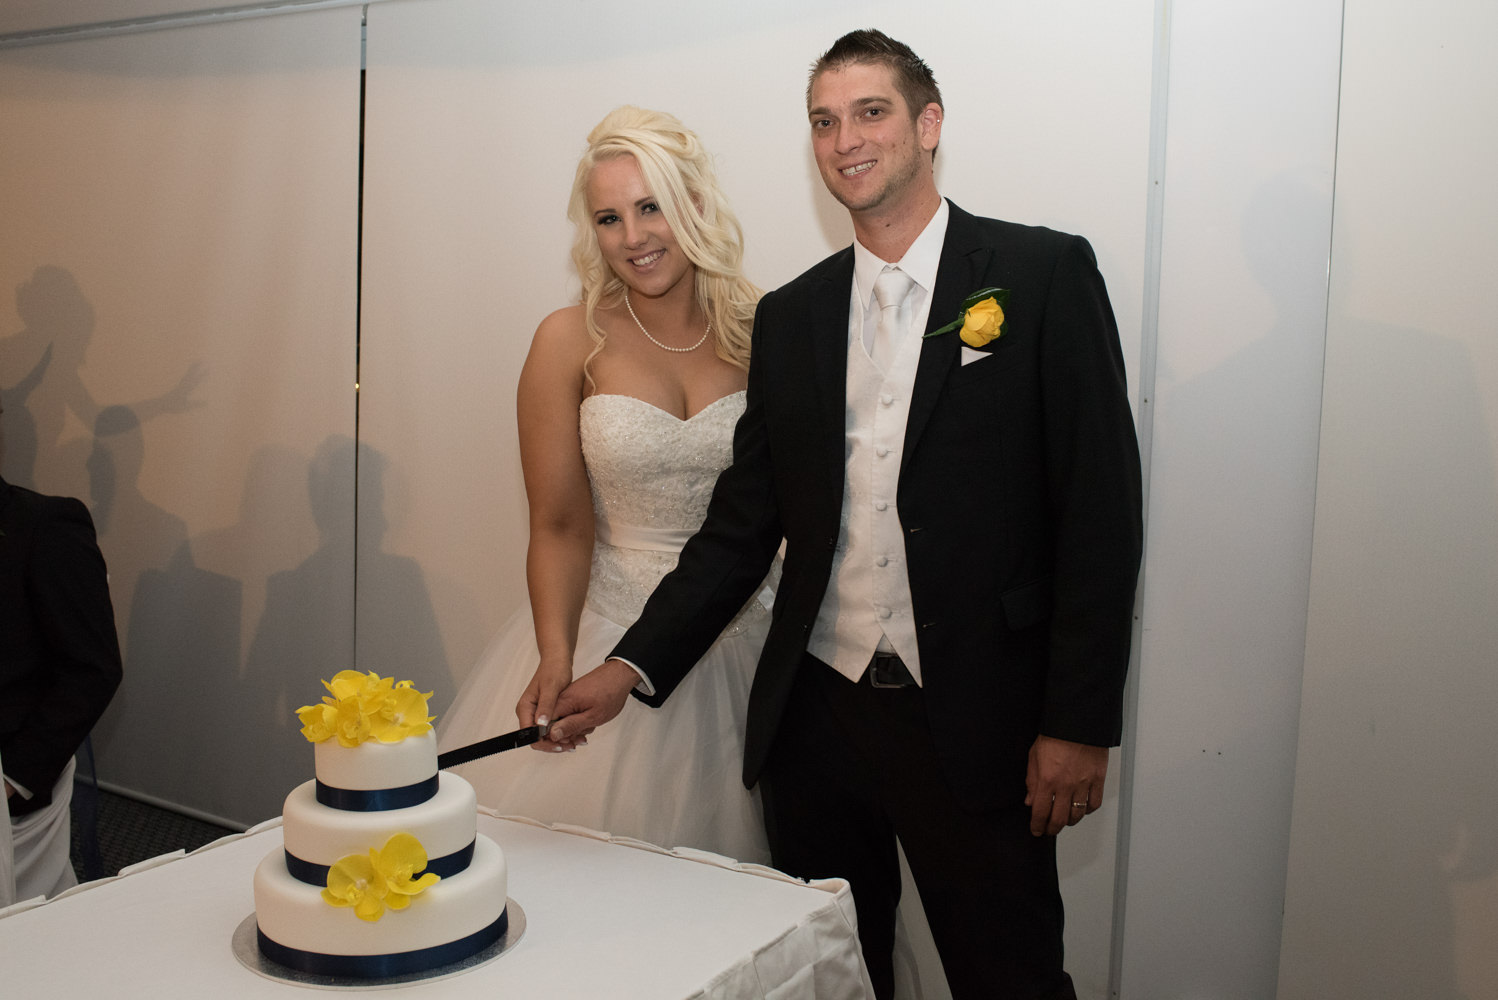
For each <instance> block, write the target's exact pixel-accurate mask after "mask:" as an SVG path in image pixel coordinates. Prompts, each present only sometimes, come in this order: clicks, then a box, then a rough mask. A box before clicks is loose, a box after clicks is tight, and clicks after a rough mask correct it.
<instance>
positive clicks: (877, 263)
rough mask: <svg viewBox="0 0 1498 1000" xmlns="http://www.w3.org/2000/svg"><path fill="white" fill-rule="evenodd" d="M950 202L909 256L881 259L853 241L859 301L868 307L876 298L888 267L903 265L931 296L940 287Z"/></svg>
mask: <svg viewBox="0 0 1498 1000" xmlns="http://www.w3.org/2000/svg"><path fill="white" fill-rule="evenodd" d="M949 215H950V213H949V212H948V210H947V199H945V198H943V199H942V200H941V204H940V205H938V206H937V209H936V214H935V215H933V216H931V221H930V222H928V223H926V228H925V229H922V230H921V235H919V236H917V237H916V238H915V242H914V243H912V244H910V249H909V250H906V251H905V256H904V257H901V258H900V259H899V260H897V261H886V260H881V259H880V258H879V257H878V256H876V255H875V254H874V251H872V250H870V249H869V248H868V247H866V246H864V245H863V244H862V243H860V242H858V240H857V238H855V239H854V240H853V285H854V287H855V288H856V289H857V291H858V301H859V302H861V303H864V304H865V305H867V304H868V303H869V302H871V301H872V300H873V297H874V279H875V278H877V277H879V272H880V271H882V270H884V268H885V266H886V265H888V264H899V265H900V270H902V271H904V272H905V273H906V274H908V275H910V277H911V278H912V279H913V280H914V281H915V283H916V284H917V285H919V286H920V287H921V288H922V289H923V290H924V291H925V292H926V294H927V295H930V294H931V290H932V289H933V288H935V287H936V271H937V268H938V267H939V266H940V265H941V248H942V244H944V243H945V242H946V239H947V219H948V217H949Z"/></svg>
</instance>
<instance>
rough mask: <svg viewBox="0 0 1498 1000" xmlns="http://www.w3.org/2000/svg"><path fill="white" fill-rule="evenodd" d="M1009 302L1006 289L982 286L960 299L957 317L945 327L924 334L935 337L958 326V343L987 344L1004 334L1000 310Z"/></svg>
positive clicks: (968, 344) (974, 346)
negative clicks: (960, 303) (960, 340)
mask: <svg viewBox="0 0 1498 1000" xmlns="http://www.w3.org/2000/svg"><path fill="white" fill-rule="evenodd" d="M1008 305H1009V289H1007V288H982V289H979V290H978V291H976V292H974V293H973V294H971V295H969V296H968V297H967V298H965V299H963V300H962V309H961V310H959V311H958V313H957V318H956V319H954V320H953V321H952V322H950V323H948V324H947V325H946V326H943V327H939V328H937V329H935V330H932V331H931V332H930V333H928V334H926V336H928V337H937V336H940V335H941V334H943V333H948V332H950V331H952V330H956V329H957V328H959V327H961V328H962V332H961V333H959V334H958V336H959V337H961V338H962V342H963V343H964V344H966V345H967V346H969V347H972V348H982V347H987V346H988V345H989V344H991V343H993V342H994V341H995V340H998V339H999V338H1000V337H1002V336H1003V335H1004V309H1005V307H1006V306H1008Z"/></svg>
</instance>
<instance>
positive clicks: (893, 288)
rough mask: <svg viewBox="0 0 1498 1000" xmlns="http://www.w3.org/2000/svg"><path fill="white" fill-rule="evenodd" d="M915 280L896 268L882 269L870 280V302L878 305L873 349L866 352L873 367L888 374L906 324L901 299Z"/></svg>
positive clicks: (905, 313)
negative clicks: (877, 323) (872, 297)
mask: <svg viewBox="0 0 1498 1000" xmlns="http://www.w3.org/2000/svg"><path fill="white" fill-rule="evenodd" d="M914 284H915V281H914V280H913V279H912V278H911V277H910V275H908V274H906V273H905V272H904V271H902V270H900V269H899V268H898V267H886V268H885V269H884V270H883V271H880V272H879V277H877V278H875V279H874V301H875V302H877V303H879V325H878V326H876V327H875V328H874V349H873V351H871V352H870V353H869V357H870V359H872V360H873V362H874V365H875V367H877V368H878V369H879V370H880V371H882V372H888V371H889V367H890V365H891V364H892V363H893V360H894V356H895V350H896V349H897V348H898V346H899V344H900V341H901V340H902V339H903V338H904V336H905V331H906V327H908V326H909V325H910V314H909V312H908V311H907V310H906V309H905V300H906V298H908V297H909V295H910V288H911V286H912V285H914Z"/></svg>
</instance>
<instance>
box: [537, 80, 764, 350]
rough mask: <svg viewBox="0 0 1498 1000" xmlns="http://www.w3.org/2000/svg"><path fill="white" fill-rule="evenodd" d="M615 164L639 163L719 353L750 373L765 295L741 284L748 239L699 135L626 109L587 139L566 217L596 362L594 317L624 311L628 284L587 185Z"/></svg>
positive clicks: (656, 114) (665, 117)
mask: <svg viewBox="0 0 1498 1000" xmlns="http://www.w3.org/2000/svg"><path fill="white" fill-rule="evenodd" d="M617 156H632V157H634V159H635V162H636V163H638V164H639V166H640V174H641V176H643V177H644V179H645V186H646V187H647V188H649V190H650V193H651V195H652V196H654V198H655V200H656V202H657V203H658V204H659V206H660V208H661V211H662V212H663V213H665V216H666V222H667V223H668V224H669V225H670V226H671V232H672V235H674V236H675V238H676V242H677V245H678V246H680V247H681V249H682V251H683V252H684V253H685V254H686V255H687V259H688V260H690V261H691V262H692V263H693V264H694V265H696V268H697V277H696V291H697V301H698V302H699V303H701V305H702V308H703V310H704V311H706V313H707V318H708V322H709V323H711V324H712V328H713V349H714V351H715V352H716V353H717V355H718V357H720V358H722V359H723V360H724V361H727V362H729V363H730V364H734V365H737V366H738V367H740V368H743V369H747V368H748V367H749V334H750V331H751V329H752V327H753V325H754V307H755V304H756V303H757V302H758V301H759V296H760V294H761V293H760V290H759V289H758V288H756V287H755V286H754V285H753V284H751V283H750V282H749V281H748V279H746V278H745V277H744V274H743V262H744V233H743V230H742V229H741V228H740V227H739V220H738V218H737V217H736V216H735V215H734V214H733V210H732V209H731V208H729V207H728V199H727V198H725V197H724V196H723V192H722V190H721V189H720V188H719V187H718V177H717V174H716V172H715V171H714V170H713V162H712V158H711V157H710V156H709V155H708V153H707V150H705V149H703V148H702V142H701V141H700V140H699V139H698V138H697V134H696V133H695V132H693V131H692V130H691V129H689V128H687V127H686V126H685V125H683V124H682V123H681V122H680V121H678V120H677V119H676V118H675V117H674V116H673V115H669V114H666V113H665V112H663V111H648V110H645V109H644V108H636V107H631V106H628V105H626V106H624V107H620V108H615V109H614V110H613V111H610V112H609V113H608V115H607V116H605V117H604V119H603V121H601V122H599V123H598V125H597V126H596V127H594V129H593V131H592V132H589V133H588V148H587V151H586V152H584V153H583V156H582V159H581V160H580V161H579V162H578V164H577V176H576V177H575V178H574V179H573V182H572V198H571V200H570V201H569V202H568V206H567V217H568V218H570V219H571V220H572V224H573V226H574V227H575V228H576V235H575V237H574V239H573V243H572V262H573V264H574V265H575V266H576V267H577V275H578V278H579V279H580V280H581V282H582V305H583V313H584V315H585V316H586V318H587V325H588V334H589V336H591V337H592V338H593V341H594V343H595V344H596V345H597V346H596V347H595V348H594V350H593V354H594V355H596V354H597V353H598V351H599V350H600V349H601V348H602V347H603V340H604V332H603V329H602V328H601V327H600V326H599V325H598V320H597V315H596V313H597V310H598V308H599V307H600V306H602V307H613V306H617V305H618V304H619V303H621V302H622V301H623V300H624V291H625V284H624V282H623V281H622V280H621V279H620V278H619V276H618V275H617V274H615V273H614V272H613V270H612V269H611V268H610V267H609V266H608V265H607V264H606V263H604V260H603V254H602V253H601V252H600V251H599V249H598V235H597V232H596V231H595V229H594V227H593V219H592V216H591V214H590V213H589V211H588V191H587V187H588V177H589V175H590V174H591V173H592V171H593V167H594V166H596V165H597V164H599V163H602V162H603V161H605V160H611V159H613V158H615V157H617ZM591 357H592V355H590V359H591ZM590 378H591V377H590Z"/></svg>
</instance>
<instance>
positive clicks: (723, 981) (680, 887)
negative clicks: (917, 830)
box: [0, 809, 871, 1000]
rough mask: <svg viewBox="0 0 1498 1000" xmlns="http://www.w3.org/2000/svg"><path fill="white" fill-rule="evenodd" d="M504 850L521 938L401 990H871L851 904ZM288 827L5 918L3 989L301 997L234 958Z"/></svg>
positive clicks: (599, 850) (544, 848) (682, 858)
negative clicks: (238, 933)
mask: <svg viewBox="0 0 1498 1000" xmlns="http://www.w3.org/2000/svg"><path fill="white" fill-rule="evenodd" d="M479 831H480V832H481V833H483V834H485V835H487V836H488V837H490V838H491V839H493V840H494V841H495V842H496V843H498V844H499V845H500V847H501V848H503V849H504V851H505V855H506V858H507V860H508V863H509V870H510V885H509V896H510V898H511V899H512V900H514V901H515V902H517V903H518V904H519V905H520V907H521V908H522V909H523V910H524V912H525V918H526V929H525V933H524V935H523V936H522V937H521V939H520V941H519V942H518V943H517V944H516V945H515V946H514V947H513V948H512V949H510V950H508V951H506V952H505V953H504V954H503V955H501V956H500V957H499V958H498V959H496V960H495V961H493V962H491V963H489V964H488V965H484V966H482V967H480V968H477V969H474V970H473V971H471V972H468V973H465V974H463V975H460V976H456V977H453V978H450V979H445V980H440V981H437V982H432V983H425V984H423V983H417V984H413V985H410V986H404V987H400V988H399V990H398V992H399V994H400V996H402V997H403V998H404V997H410V998H412V1000H420V998H426V997H437V996H441V997H442V998H444V1000H453V998H464V997H470V996H471V997H483V998H484V1000H493V998H495V997H538V998H539V997H544V998H546V1000H564V998H587V1000H598V998H609V1000H635V998H638V1000H660V998H672V1000H675V998H699V997H700V998H704V1000H729V998H732V1000H741V998H744V1000H747V998H753V997H765V998H772V1000H800V998H805V1000H838V998H845V997H846V998H863V997H866V996H870V995H871V993H870V991H869V986H868V974H867V972H866V971H865V969H864V966H863V961H862V958H861V956H860V953H859V950H858V939H857V932H856V924H855V918H854V910H853V897H852V894H851V892H850V891H849V888H848V884H847V883H846V882H845V881H843V880H841V879H827V880H823V881H816V882H811V883H803V882H799V881H797V880H794V879H791V878H789V877H788V876H785V875H783V874H781V873H779V872H776V871H773V870H772V869H768V868H764V867H760V866H756V865H741V864H736V863H735V862H733V861H731V860H729V859H727V858H722V857H719V856H718V855H713V854H707V853H705V852H697V851H690V850H686V849H682V848H678V849H676V850H674V851H665V850H662V849H661V848H658V847H654V846H652V845H649V844H643V843H640V842H637V841H629V840H625V839H622V838H610V837H607V836H606V835H604V834H597V833H593V832H592V831H586V830H580V829H576V828H569V827H561V826H558V827H554V828H553V827H547V826H544V825H542V824H539V823H535V822H534V821H529V820H523V819H520V818H517V817H507V818H502V817H498V816H495V815H493V814H491V813H488V812H487V811H485V810H482V809H481V810H480V816H479ZM280 849H281V829H280V820H279V818H278V819H275V820H272V821H270V822H268V823H265V824H262V825H261V826H259V827H256V828H254V829H252V830H250V831H249V832H247V833H244V834H236V835H234V836H231V837H225V838H223V839H222V840H218V841H215V842H214V843H212V844H209V845H208V846H206V847H203V848H201V849H199V850H198V851H195V852H193V853H192V854H190V855H182V854H181V853H180V852H179V853H178V854H176V855H166V856H164V857H163V858H159V859H153V860H152V861H148V862H142V863H141V864H140V865H136V866H133V867H132V868H129V869H126V870H125V872H123V873H121V874H120V875H119V876H116V877H114V878H110V879H101V880H99V881H97V882H90V883H87V884H85V885H83V886H79V887H78V888H77V889H74V890H71V891H70V892H68V893H64V894H63V895H61V896H59V897H57V898H56V899H54V900H51V901H50V902H46V903H43V904H40V905H35V904H33V905H30V906H28V904H26V903H19V904H17V905H15V906H13V907H11V908H9V909H8V910H4V911H0V970H4V971H3V977H4V982H5V992H6V994H7V995H9V996H17V997H23V996H34V997H45V996H54V997H69V998H73V997H89V996H98V997H151V998H153V1000H156V998H168V997H192V998H201V997H214V996H222V997H234V998H236V1000H238V998H256V997H279V998H283V1000H284V998H286V997H291V996H301V997H311V996H313V995H314V994H312V993H310V992H309V991H308V990H307V989H306V988H304V987H299V986H296V985H291V984H287V983H282V982H277V981H275V980H271V979H267V978H265V977H263V976H260V975H258V974H256V973H254V972H251V971H250V970H248V969H246V968H245V967H244V966H243V965H241V964H240V963H239V961H238V960H237V959H236V958H235V957H234V954H233V952H232V949H231V947H230V941H231V938H232V937H233V934H234V930H235V928H236V927H237V926H238V925H239V924H240V923H241V922H242V921H243V920H244V918H245V917H246V916H248V915H249V914H250V913H251V911H253V909H254V900H253V894H252V890H251V884H250V880H251V874H252V872H253V871H254V867H255V865H256V864H257V863H258V862H259V861H260V859H261V858H263V857H264V856H265V855H266V854H268V853H270V852H271V851H279V850H280Z"/></svg>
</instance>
